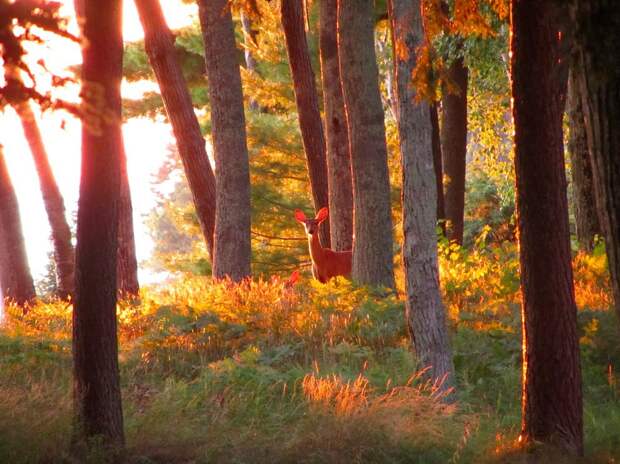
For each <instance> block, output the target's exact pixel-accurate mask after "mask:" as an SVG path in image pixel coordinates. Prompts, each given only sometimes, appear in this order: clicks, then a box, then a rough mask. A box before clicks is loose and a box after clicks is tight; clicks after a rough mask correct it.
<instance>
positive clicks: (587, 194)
mask: <svg viewBox="0 0 620 464" xmlns="http://www.w3.org/2000/svg"><path fill="white" fill-rule="evenodd" d="M566 106H567V112H568V119H569V137H568V152H569V154H570V163H571V176H572V179H571V181H572V184H573V200H574V201H573V204H574V208H575V225H576V232H577V241H578V242H579V245H580V247H581V248H582V249H584V250H588V251H592V248H593V246H594V237H595V236H596V235H597V234H600V233H601V228H600V225H599V218H598V208H597V207H596V205H597V202H598V198H596V195H595V194H594V179H593V177H592V175H593V174H592V163H591V161H590V152H589V151H588V141H587V139H586V126H585V120H584V116H583V108H582V105H581V97H580V94H579V88H578V85H577V82H576V81H575V71H574V70H572V69H571V72H570V75H569V81H568V97H567V101H566Z"/></svg>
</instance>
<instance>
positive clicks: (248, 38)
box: [241, 10, 259, 111]
mask: <svg viewBox="0 0 620 464" xmlns="http://www.w3.org/2000/svg"><path fill="white" fill-rule="evenodd" d="M241 29H242V30H243V42H244V45H245V48H244V51H243V55H244V57H245V67H246V68H247V70H248V71H250V72H253V73H258V67H257V66H256V59H255V58H254V55H253V54H252V51H251V49H250V45H251V44H252V43H256V31H255V30H254V29H252V21H251V20H250V17H249V16H248V15H247V14H246V13H245V12H244V11H243V10H241ZM249 106H250V109H251V110H252V111H258V110H259V106H258V103H257V102H256V100H254V99H253V98H250V105H249Z"/></svg>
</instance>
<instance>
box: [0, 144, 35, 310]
mask: <svg viewBox="0 0 620 464" xmlns="http://www.w3.org/2000/svg"><path fill="white" fill-rule="evenodd" d="M0 286H1V287H2V295H3V297H4V298H8V299H9V300H11V301H13V302H14V303H16V304H17V305H19V306H22V307H25V306H27V305H28V304H29V303H31V302H32V301H33V300H34V299H35V297H36V295H35V291H34V284H33V281H32V275H31V274H30V267H29V266H28V256H27V255H26V246H25V244H24V237H23V235H22V223H21V219H20V216H19V205H18V204H17V196H16V195H15V190H14V188H13V183H12V182H11V178H10V176H9V170H8V169H7V166H6V161H5V159H4V153H3V151H2V145H0Z"/></svg>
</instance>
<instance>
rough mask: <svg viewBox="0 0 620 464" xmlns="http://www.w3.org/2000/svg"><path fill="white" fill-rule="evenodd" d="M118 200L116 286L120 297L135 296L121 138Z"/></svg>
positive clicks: (129, 208)
mask: <svg viewBox="0 0 620 464" xmlns="http://www.w3.org/2000/svg"><path fill="white" fill-rule="evenodd" d="M121 143H122V145H121V171H120V201H119V204H118V251H117V258H118V263H117V287H118V294H119V296H120V297H121V298H125V297H129V298H132V297H136V296H138V295H139V294H140V284H139V283H138V261H137V259H136V242H135V238H134V232H133V207H132V204H131V190H130V189H129V177H128V176H127V156H126V153H125V144H124V142H123V141H122V140H121Z"/></svg>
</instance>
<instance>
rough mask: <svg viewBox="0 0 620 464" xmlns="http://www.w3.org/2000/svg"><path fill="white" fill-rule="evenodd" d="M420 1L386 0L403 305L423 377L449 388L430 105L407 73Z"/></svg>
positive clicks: (418, 33) (418, 29)
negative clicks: (397, 166) (393, 86)
mask: <svg viewBox="0 0 620 464" xmlns="http://www.w3.org/2000/svg"><path fill="white" fill-rule="evenodd" d="M421 11H422V10H421V8H420V0H413V1H411V0H391V1H390V16H391V18H390V19H391V23H392V33H393V43H394V44H396V46H395V48H396V49H400V50H406V51H407V53H402V54H400V53H399V54H395V56H394V61H395V63H394V64H395V66H394V68H395V71H396V89H397V92H396V93H397V100H396V101H397V108H398V110H397V114H398V133H399V135H400V152H401V165H402V170H403V194H402V201H403V237H404V244H403V263H404V266H405V287H406V291H407V299H406V300H405V309H406V314H407V323H408V326H409V329H410V332H411V335H412V339H413V345H414V348H415V351H416V354H417V357H418V360H419V363H420V367H421V368H423V369H427V370H426V374H425V375H426V376H428V378H430V379H431V380H432V381H433V382H434V383H436V384H438V385H440V389H441V390H443V391H444V392H446V393H449V392H450V390H451V388H452V387H453V385H454V364H453V362H452V349H451V347H450V342H449V338H448V329H447V326H446V310H445V307H444V305H443V302H442V301H441V290H440V288H439V267H438V257H437V235H436V233H435V227H436V224H437V176H436V173H435V166H434V163H433V128H432V124H431V118H430V117H429V116H430V114H431V112H430V105H429V104H428V103H427V102H416V100H415V97H416V92H415V89H414V88H413V86H412V85H411V73H412V72H413V70H414V69H415V66H416V60H417V57H416V49H417V48H418V47H419V46H420V44H421V43H422V42H423V40H424V32H423V26H422V16H421Z"/></svg>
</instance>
